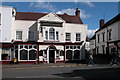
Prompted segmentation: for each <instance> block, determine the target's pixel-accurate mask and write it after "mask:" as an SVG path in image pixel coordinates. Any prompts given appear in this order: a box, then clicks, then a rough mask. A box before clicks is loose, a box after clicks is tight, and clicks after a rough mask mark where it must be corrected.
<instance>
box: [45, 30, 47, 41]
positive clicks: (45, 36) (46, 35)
mask: <svg viewBox="0 0 120 80" xmlns="http://www.w3.org/2000/svg"><path fill="white" fill-rule="evenodd" d="M45 39H46V40H48V31H45Z"/></svg>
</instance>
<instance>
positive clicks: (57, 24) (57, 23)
mask: <svg viewBox="0 0 120 80" xmlns="http://www.w3.org/2000/svg"><path fill="white" fill-rule="evenodd" d="M40 26H56V27H62V22H42V21H40Z"/></svg>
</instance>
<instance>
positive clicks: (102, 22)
mask: <svg viewBox="0 0 120 80" xmlns="http://www.w3.org/2000/svg"><path fill="white" fill-rule="evenodd" d="M104 24H105V21H104V19H101V20H100V28H102V27H103V26H104Z"/></svg>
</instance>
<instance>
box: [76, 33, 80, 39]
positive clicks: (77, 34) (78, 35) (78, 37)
mask: <svg viewBox="0 0 120 80" xmlns="http://www.w3.org/2000/svg"><path fill="white" fill-rule="evenodd" d="M76 41H80V33H76Z"/></svg>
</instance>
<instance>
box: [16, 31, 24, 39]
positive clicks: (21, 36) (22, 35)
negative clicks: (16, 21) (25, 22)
mask: <svg viewBox="0 0 120 80" xmlns="http://www.w3.org/2000/svg"><path fill="white" fill-rule="evenodd" d="M17 31H18V32H22V33H21V35H19V36H21V37H20V38H18V37H19V36H17ZM22 37H23V31H22V30H16V40H22Z"/></svg>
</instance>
